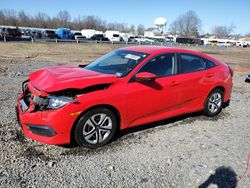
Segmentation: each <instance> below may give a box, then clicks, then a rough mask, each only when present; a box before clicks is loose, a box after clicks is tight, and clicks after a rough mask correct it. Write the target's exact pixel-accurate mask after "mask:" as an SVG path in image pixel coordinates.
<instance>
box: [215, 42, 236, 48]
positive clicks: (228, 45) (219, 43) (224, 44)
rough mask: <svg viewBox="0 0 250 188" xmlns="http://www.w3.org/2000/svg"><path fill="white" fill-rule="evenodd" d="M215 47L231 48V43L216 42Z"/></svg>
mask: <svg viewBox="0 0 250 188" xmlns="http://www.w3.org/2000/svg"><path fill="white" fill-rule="evenodd" d="M217 46H222V47H230V46H232V43H231V42H229V41H227V42H217Z"/></svg>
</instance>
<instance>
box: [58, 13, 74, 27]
mask: <svg viewBox="0 0 250 188" xmlns="http://www.w3.org/2000/svg"><path fill="white" fill-rule="evenodd" d="M56 18H57V19H58V21H59V23H60V25H61V27H69V22H70V20H71V16H70V14H69V12H68V11H67V10H61V11H59V12H58V14H57V17H56Z"/></svg>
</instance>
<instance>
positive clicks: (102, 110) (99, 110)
mask: <svg viewBox="0 0 250 188" xmlns="http://www.w3.org/2000/svg"><path fill="white" fill-rule="evenodd" d="M98 113H105V114H107V115H108V116H109V117H110V118H111V121H112V129H111V133H110V134H109V136H108V138H107V139H106V140H105V141H103V142H101V143H97V144H90V143H88V142H87V141H86V140H85V139H84V137H83V134H82V132H83V125H84V124H85V122H86V121H87V120H88V119H89V118H90V117H91V116H93V115H95V114H98ZM116 129H117V118H116V116H115V114H114V113H113V112H112V111H111V110H109V109H107V108H102V107H99V108H95V109H91V110H89V111H87V112H86V113H84V114H83V115H82V117H81V118H80V119H79V120H78V122H77V125H76V128H75V134H74V135H75V140H76V142H77V144H78V145H80V146H83V147H87V148H90V149H95V148H98V147H100V146H103V145H105V144H107V143H109V142H110V141H111V140H112V138H113V137H114V135H115V133H116Z"/></svg>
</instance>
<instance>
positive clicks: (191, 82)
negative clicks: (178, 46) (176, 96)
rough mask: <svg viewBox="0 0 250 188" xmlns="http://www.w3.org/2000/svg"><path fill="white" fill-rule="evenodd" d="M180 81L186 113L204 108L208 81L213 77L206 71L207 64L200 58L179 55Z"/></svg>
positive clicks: (183, 106) (182, 106)
mask: <svg viewBox="0 0 250 188" xmlns="http://www.w3.org/2000/svg"><path fill="white" fill-rule="evenodd" d="M178 65H179V66H178V67H179V70H178V80H179V82H180V83H181V88H182V96H181V103H182V105H181V108H182V109H183V111H184V112H192V111H194V110H201V109H202V108H203V102H204V97H205V95H207V81H208V80H209V78H210V77H213V75H212V74H211V75H210V74H209V73H208V72H207V70H206V62H205V61H204V59H203V58H202V57H200V56H197V55H194V54H189V53H179V61H178Z"/></svg>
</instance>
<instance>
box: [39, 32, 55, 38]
mask: <svg viewBox="0 0 250 188" xmlns="http://www.w3.org/2000/svg"><path fill="white" fill-rule="evenodd" d="M42 38H48V39H55V38H56V33H55V31H53V30H43V31H42Z"/></svg>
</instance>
